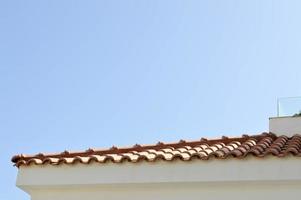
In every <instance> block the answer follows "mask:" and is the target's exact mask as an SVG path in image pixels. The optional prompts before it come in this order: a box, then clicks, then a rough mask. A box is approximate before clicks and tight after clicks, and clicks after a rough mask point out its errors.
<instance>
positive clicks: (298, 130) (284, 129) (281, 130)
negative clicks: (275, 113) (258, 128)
mask: <svg viewBox="0 0 301 200" xmlns="http://www.w3.org/2000/svg"><path fill="white" fill-rule="evenodd" d="M269 131H270V132H272V133H275V134H276V135H287V136H292V135H294V134H301V117H273V118H270V119H269Z"/></svg>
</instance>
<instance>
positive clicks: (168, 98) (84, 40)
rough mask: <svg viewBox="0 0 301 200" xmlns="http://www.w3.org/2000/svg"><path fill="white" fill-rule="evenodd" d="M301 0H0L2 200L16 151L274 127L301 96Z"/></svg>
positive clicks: (11, 186) (9, 187) (13, 193)
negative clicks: (272, 120)
mask: <svg viewBox="0 0 301 200" xmlns="http://www.w3.org/2000/svg"><path fill="white" fill-rule="evenodd" d="M300 8H301V2H300V1H297V0H296V1H280V0H279V1H276V0H273V1H272V0H267V1H262V0H258V1H256V0H250V1H234V0H233V1H231V0H230V1H215V0H210V1H209V0H208V1H199V0H195V1H193V0H188V1H176V0H170V1H169V0H167V1H162V0H158V1H157V0H155V1H131V0H127V1H123V0H120V1H116V0H113V1H98V0H97V1H96V0H95V1H33V0H32V1H4V0H3V1H0V24H1V26H0V30H1V31H0V92H1V93H0V97H1V98H0V113H1V114H0V134H1V140H0V143H1V144H0V155H1V156H0V163H1V166H0V174H1V182H0V183H1V184H0V186H1V187H0V199H11V200H14V199H20V200H26V199H28V196H27V195H26V194H25V193H23V192H22V191H21V190H19V189H17V188H16V187H15V179H16V173H17V169H16V168H14V167H13V166H12V164H11V163H10V158H11V156H12V155H14V154H17V153H38V152H56V151H63V150H65V149H70V150H81V149H86V148H89V147H109V146H112V145H113V144H114V145H132V144H135V143H155V142H157V141H159V140H160V141H165V142H170V141H177V140H180V139H181V138H183V139H199V138H201V137H215V136H220V135H241V134H245V133H254V134H255V133H259V132H262V131H267V130H268V117H270V116H275V115H276V100H277V98H278V97H285V96H296V95H300V94H301V87H300V77H301V12H300Z"/></svg>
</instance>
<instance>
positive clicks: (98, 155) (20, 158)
mask: <svg viewBox="0 0 301 200" xmlns="http://www.w3.org/2000/svg"><path fill="white" fill-rule="evenodd" d="M248 155H252V156H255V157H260V158H262V157H266V156H267V155H272V156H276V157H285V156H287V155H293V156H297V157H300V156H301V135H294V136H292V137H287V136H276V135H275V134H273V133H262V134H260V135H254V136H248V135H243V136H241V137H236V138H228V137H222V138H220V139H211V140H209V139H205V138H202V139H201V140H198V141H189V142H187V141H184V140H181V141H179V142H177V143H168V144H164V143H162V142H159V143H158V144H156V145H139V144H136V145H134V146H133V147H128V148H117V147H114V146H113V147H112V148H110V149H104V150H97V149H88V150H86V151H83V152H69V151H64V152H62V153H57V154H43V153H39V154H36V155H31V156H27V155H23V154H21V155H16V156H14V157H13V158H12V162H13V163H14V164H15V165H16V166H17V167H20V166H30V165H32V164H34V165H46V164H51V165H60V164H75V163H84V164H89V163H92V162H97V163H107V162H113V163H122V162H125V161H127V162H132V163H137V162H140V161H148V162H154V161H157V160H164V161H173V160H177V159H179V160H182V161H189V160H193V159H199V160H208V159H211V158H215V159H216V158H217V159H226V158H231V157H234V158H240V159H242V158H245V157H246V156H248Z"/></svg>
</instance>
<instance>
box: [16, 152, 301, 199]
mask: <svg viewBox="0 0 301 200" xmlns="http://www.w3.org/2000/svg"><path fill="white" fill-rule="evenodd" d="M17 184H18V186H19V187H20V188H22V189H24V190H25V191H27V192H28V193H30V194H31V196H32V200H54V199H55V200H101V199H106V200H117V199H125V200H130V199H131V200H135V199H137V200H138V199H139V200H141V199H143V200H154V199H160V200H171V199H172V200H180V199H181V200H183V199H184V200H185V199H187V200H194V199H204V200H211V199H221V198H222V199H231V200H236V199H253V198H256V199H273V200H274V199H275V200H277V199H279V200H280V199H281V200H283V199H299V198H298V197H300V196H301V166H300V159H299V158H295V157H288V158H274V157H270V158H264V159H258V158H252V157H251V158H246V159H243V160H237V159H229V160H210V161H199V160H195V161H191V162H182V161H176V162H155V163H146V162H142V163H138V164H132V163H124V164H112V163H109V164H105V165H100V164H97V163H93V164H91V165H82V164H77V165H75V166H72V165H71V166H69V165H68V166H67V165H63V166H43V167H41V166H32V167H21V168H20V170H19V174H18V180H17Z"/></svg>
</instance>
